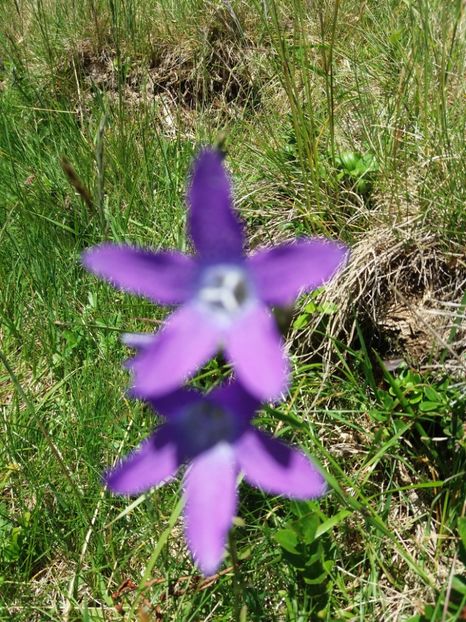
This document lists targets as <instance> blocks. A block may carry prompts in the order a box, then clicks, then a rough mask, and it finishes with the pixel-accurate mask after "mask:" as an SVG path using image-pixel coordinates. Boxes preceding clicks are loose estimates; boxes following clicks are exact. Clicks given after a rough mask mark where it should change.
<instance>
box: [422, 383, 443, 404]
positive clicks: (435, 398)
mask: <svg viewBox="0 0 466 622" xmlns="http://www.w3.org/2000/svg"><path fill="white" fill-rule="evenodd" d="M424 395H425V396H426V398H427V400H428V401H429V402H439V403H441V402H442V401H443V400H442V396H441V395H440V393H438V391H436V390H435V389H434V387H431V386H427V387H424Z"/></svg>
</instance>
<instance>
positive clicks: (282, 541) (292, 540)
mask: <svg viewBox="0 0 466 622" xmlns="http://www.w3.org/2000/svg"><path fill="white" fill-rule="evenodd" d="M274 538H275V540H276V541H277V542H278V544H279V545H280V546H281V547H282V548H284V549H285V551H288V552H289V553H293V554H294V555H298V554H299V551H298V550H297V548H296V546H297V544H298V536H297V535H296V532H295V531H293V530H292V529H289V528H287V529H280V530H279V531H277V533H276V534H274Z"/></svg>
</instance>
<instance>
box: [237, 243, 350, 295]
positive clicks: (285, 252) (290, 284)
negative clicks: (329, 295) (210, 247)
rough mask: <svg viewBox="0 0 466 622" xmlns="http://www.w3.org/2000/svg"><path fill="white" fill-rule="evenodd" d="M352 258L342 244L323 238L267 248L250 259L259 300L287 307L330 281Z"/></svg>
mask: <svg viewBox="0 0 466 622" xmlns="http://www.w3.org/2000/svg"><path fill="white" fill-rule="evenodd" d="M347 256H348V249H347V248H346V246H344V245H343V244H341V243H338V242H334V241H332V240H326V239H321V238H314V239H302V240H297V241H296V242H292V243H290V244H282V245H280V246H276V247H275V248H271V249H263V250H260V251H257V252H256V253H254V254H253V255H252V256H251V257H250V258H249V259H248V269H249V270H250V273H251V275H252V277H253V279H254V281H255V284H256V287H257V293H258V296H259V298H261V299H262V300H263V301H264V302H266V303H267V304H271V305H287V304H290V303H291V302H293V300H294V299H295V298H296V296H297V295H298V294H299V293H300V292H301V291H309V290H312V289H315V288H317V287H319V286H320V285H322V284H323V283H325V282H326V281H328V280H329V279H330V278H331V277H332V276H333V275H334V273H335V272H336V270H337V268H338V267H339V266H340V265H343V264H344V262H345V259H346V257H347Z"/></svg>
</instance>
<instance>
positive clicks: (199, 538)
mask: <svg viewBox="0 0 466 622" xmlns="http://www.w3.org/2000/svg"><path fill="white" fill-rule="evenodd" d="M236 474H237V469H236V463H235V458H234V453H233V450H232V448H231V446H230V445H228V444H227V443H219V444H218V445H216V446H215V447H214V448H212V449H211V450H209V451H207V452H204V453H202V454H200V455H199V456H198V457H197V458H196V459H195V460H194V461H193V463H192V466H191V467H190V469H189V471H188V472H187V473H186V478H185V487H186V489H185V490H186V492H185V494H186V508H185V517H186V539H187V542H188V545H189V548H190V549H191V551H192V554H193V556H194V558H195V560H196V562H197V564H198V565H199V568H200V569H201V570H202V572H203V573H204V574H205V575H211V574H214V572H215V571H216V570H217V568H218V567H219V565H220V563H221V561H222V558H223V552H224V549H225V543H226V539H227V534H228V531H229V529H230V527H231V524H232V521H233V517H234V515H235V511H236V505H237V494H236Z"/></svg>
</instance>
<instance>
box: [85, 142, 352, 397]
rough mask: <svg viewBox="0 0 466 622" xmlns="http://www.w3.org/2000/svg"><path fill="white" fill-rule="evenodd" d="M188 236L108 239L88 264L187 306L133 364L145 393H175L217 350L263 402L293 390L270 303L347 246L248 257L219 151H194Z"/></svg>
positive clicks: (293, 292) (308, 246) (304, 245)
mask: <svg viewBox="0 0 466 622" xmlns="http://www.w3.org/2000/svg"><path fill="white" fill-rule="evenodd" d="M188 204H189V206H190V210H189V223H188V227H189V233H190V235H191V239H192V241H193V243H194V247H195V250H196V255H195V256H194V257H190V256H187V255H183V254H181V253H179V252H174V251H160V252H152V251H147V250H142V249H139V248H135V247H131V246H118V245H115V244H102V245H100V246H97V247H95V248H92V249H90V250H88V251H87V252H86V253H84V255H83V263H84V265H85V266H86V267H87V268H88V269H89V270H91V271H92V272H94V273H96V274H98V275H99V276H101V277H103V278H105V279H107V280H109V281H110V282H111V283H113V284H114V285H115V286H116V287H119V288H121V289H123V290H127V291H130V292H133V293H135V294H140V295H143V296H146V297H147V298H149V299H151V300H153V301H155V302H157V303H162V304H167V305H172V304H181V305H182V306H181V307H180V308H179V309H177V310H176V311H175V312H174V313H173V314H172V315H171V316H170V318H169V319H168V321H167V322H166V323H165V325H164V327H163V328H162V329H161V330H159V331H158V332H157V333H156V334H155V335H152V336H151V337H150V338H148V339H147V338H139V337H133V338H130V339H129V340H128V343H131V344H133V343H135V342H136V341H137V343H138V345H140V342H141V339H142V341H143V342H144V347H143V348H141V350H140V352H138V354H137V355H136V356H135V357H134V358H133V359H131V361H129V364H128V366H129V367H130V368H131V369H132V371H133V373H134V388H135V389H136V390H137V392H138V393H139V394H140V395H144V396H145V397H148V398H149V397H157V396H160V395H163V394H165V393H167V392H169V391H173V390H174V389H176V388H177V387H178V386H180V385H181V384H182V383H183V382H184V381H185V380H186V379H187V378H188V377H190V376H191V375H192V374H193V373H194V372H195V371H196V370H197V369H198V368H199V367H200V366H201V365H203V364H204V363H205V362H206V361H207V360H208V359H209V358H211V357H212V356H213V355H214V354H215V353H216V352H217V351H218V350H219V349H220V348H223V350H224V352H225V355H226V357H227V358H228V359H229V360H230V361H231V362H232V363H233V366H234V368H235V370H236V374H237V376H238V378H239V379H240V380H241V382H242V383H243V384H244V386H245V387H246V388H247V389H248V390H249V391H250V392H251V393H253V394H254V395H256V396H257V397H259V398H260V399H265V400H268V399H272V398H275V397H278V396H279V395H280V393H281V392H282V391H284V390H285V389H286V387H287V381H288V375H289V366H288V360H287V357H286V355H285V354H284V349H283V343H282V339H281V337H280V335H279V333H278V330H277V327H276V324H275V321H274V319H273V316H272V314H271V313H270V311H269V309H268V305H288V304H290V303H291V302H292V301H293V300H294V298H295V297H296V296H297V295H298V294H299V293H300V292H301V291H303V290H311V289H314V288H316V287H318V286H320V285H321V284H322V283H324V282H325V281H327V280H328V279H329V278H331V276H332V275H333V274H334V272H335V271H336V269H337V268H338V266H340V265H341V264H342V263H343V262H344V260H345V257H346V255H347V249H346V247H345V246H344V245H342V244H340V243H337V242H333V241H330V240H326V239H321V238H314V239H300V240H297V241H295V242H293V243H290V244H283V245H280V246H277V247H275V248H272V249H263V250H259V251H257V252H255V253H253V254H252V255H251V256H250V257H246V256H245V255H244V253H243V242H244V238H243V228H242V226H241V223H240V222H239V220H238V218H237V217H236V215H235V212H234V211H233V208H232V198H231V184H230V179H229V176H228V174H227V172H226V170H225V168H224V166H223V163H222V156H221V154H220V153H219V152H217V151H213V150H205V151H203V152H202V153H201V154H200V155H199V157H198V158H197V160H196V162H195V164H194V169H193V173H192V178H191V183H190V186H189V189H188Z"/></svg>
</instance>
